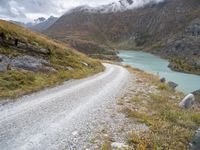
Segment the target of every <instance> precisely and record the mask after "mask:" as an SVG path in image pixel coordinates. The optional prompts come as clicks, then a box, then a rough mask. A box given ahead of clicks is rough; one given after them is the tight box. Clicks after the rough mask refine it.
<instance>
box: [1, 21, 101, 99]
mask: <svg viewBox="0 0 200 150" xmlns="http://www.w3.org/2000/svg"><path fill="white" fill-rule="evenodd" d="M102 70H103V67H102V65H101V64H100V63H99V62H97V61H94V60H92V59H90V58H88V57H86V56H85V55H83V54H80V53H79V52H77V51H76V50H74V49H73V48H71V47H69V46H68V45H65V44H63V43H61V42H56V41H53V40H51V39H49V38H47V37H45V36H43V35H40V34H36V33H34V32H32V31H30V30H28V29H25V28H23V27H21V26H17V25H15V24H12V23H9V22H6V21H2V20H0V97H7V96H14V97H16V96H19V95H22V94H26V93H29V92H33V91H36V90H39V89H41V88H44V87H47V86H52V85H54V84H58V83H61V82H63V81H66V80H68V79H72V78H81V77H84V76H88V75H90V74H93V73H97V72H99V71H102Z"/></svg>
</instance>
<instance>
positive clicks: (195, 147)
mask: <svg viewBox="0 0 200 150" xmlns="http://www.w3.org/2000/svg"><path fill="white" fill-rule="evenodd" d="M189 149H190V150H199V149H200V128H199V129H198V130H197V131H196V133H195V136H194V137H193V139H192V141H191V142H190V144H189Z"/></svg>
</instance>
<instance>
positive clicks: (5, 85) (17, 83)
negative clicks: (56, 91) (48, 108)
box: [0, 67, 102, 99]
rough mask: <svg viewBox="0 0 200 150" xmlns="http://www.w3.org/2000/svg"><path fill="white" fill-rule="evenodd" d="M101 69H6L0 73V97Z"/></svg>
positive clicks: (20, 93)
mask: <svg viewBox="0 0 200 150" xmlns="http://www.w3.org/2000/svg"><path fill="white" fill-rule="evenodd" d="M100 71H102V68H101V67H100V68H98V67H97V68H94V69H87V68H84V69H76V70H72V71H65V70H61V71H58V72H56V73H34V72H27V71H7V72H6V73H0V98H1V99H3V98H17V97H20V96H22V95H25V94H30V93H32V92H37V91H39V90H42V89H44V88H47V87H53V86H56V85H60V84H62V83H63V82H65V81H67V80H70V79H80V78H84V77H87V76H90V75H93V74H96V73H98V72H100Z"/></svg>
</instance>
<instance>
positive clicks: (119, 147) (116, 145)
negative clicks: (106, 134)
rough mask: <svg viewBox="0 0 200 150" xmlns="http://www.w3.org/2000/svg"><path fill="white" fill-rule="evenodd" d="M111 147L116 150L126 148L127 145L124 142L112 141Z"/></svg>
mask: <svg viewBox="0 0 200 150" xmlns="http://www.w3.org/2000/svg"><path fill="white" fill-rule="evenodd" d="M111 147H112V148H113V149H117V150H124V149H128V145H125V144H124V143H117V142H114V143H112V144H111Z"/></svg>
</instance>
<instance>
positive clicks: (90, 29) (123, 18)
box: [44, 0, 200, 74]
mask: <svg viewBox="0 0 200 150" xmlns="http://www.w3.org/2000/svg"><path fill="white" fill-rule="evenodd" d="M123 2H124V3H126V7H127V6H130V7H131V6H132V5H133V4H134V3H133V4H131V3H129V2H128V1H126V0H124V1H123ZM113 5H115V4H113ZM113 5H112V7H114V6H113ZM116 5H117V4H116ZM117 6H118V5H117ZM103 7H104V8H103V9H100V8H90V7H85V6H83V7H78V8H75V9H73V10H71V11H69V12H67V13H66V14H64V15H63V16H62V17H61V18H59V19H58V20H57V21H56V22H55V24H53V25H52V26H51V27H50V28H48V29H47V30H45V31H44V33H45V34H47V35H49V36H51V37H53V38H55V39H59V40H62V41H64V42H66V43H71V40H73V41H76V40H78V41H79V40H80V39H81V41H83V43H85V42H84V41H92V42H93V43H96V45H103V46H104V47H107V48H108V49H126V50H127V49H129V50H131V49H132V50H143V51H147V52H150V53H154V54H157V55H160V56H162V57H165V58H167V59H169V60H170V62H171V65H170V67H171V68H172V69H174V70H177V71H183V72H188V73H194V74H199V73H200V64H199V59H198V58H199V56H200V53H199V46H200V45H199V43H200V42H199V41H200V37H199V33H200V22H199V18H200V16H199V14H200V4H199V1H197V0H191V1H187V0H166V1H162V2H160V3H158V4H155V3H148V4H146V5H145V6H144V7H141V8H136V9H129V7H128V8H127V9H124V7H125V6H124V7H123V9H122V10H121V9H120V10H119V11H116V9H114V10H113V9H109V8H110V7H111V6H110V5H106V6H103ZM117 8H118V7H117ZM99 9H100V10H101V11H103V12H101V11H99ZM107 9H108V10H107ZM107 11H108V12H107ZM74 31H75V32H74ZM79 45H80V47H79V49H81V51H82V52H85V51H87V48H85V46H81V45H82V44H79ZM72 46H73V44H72ZM98 50H99V49H98ZM99 51H101V50H99ZM94 53H96V52H94Z"/></svg>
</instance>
